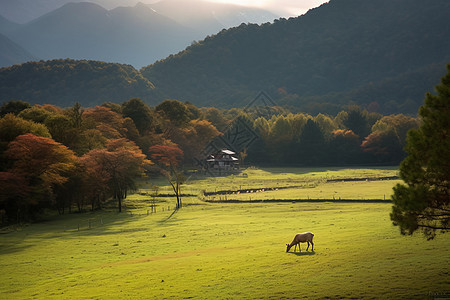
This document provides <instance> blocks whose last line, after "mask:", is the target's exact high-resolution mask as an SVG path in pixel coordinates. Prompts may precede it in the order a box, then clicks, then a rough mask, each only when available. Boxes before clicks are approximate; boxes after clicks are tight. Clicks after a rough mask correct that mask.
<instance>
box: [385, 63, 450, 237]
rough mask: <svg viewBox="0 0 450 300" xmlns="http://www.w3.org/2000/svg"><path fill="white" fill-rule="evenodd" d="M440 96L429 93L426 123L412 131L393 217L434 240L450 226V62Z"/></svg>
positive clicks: (422, 111)
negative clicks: (438, 232)
mask: <svg viewBox="0 0 450 300" xmlns="http://www.w3.org/2000/svg"><path fill="white" fill-rule="evenodd" d="M447 70H448V73H447V75H445V76H444V77H443V78H442V80H441V84H440V85H438V86H436V91H437V95H432V94H431V93H427V95H426V98H425V105H423V106H422V107H421V108H420V109H419V115H420V116H421V118H422V125H421V126H420V127H419V128H418V129H417V130H411V131H410V132H409V133H408V137H407V145H406V148H405V150H406V151H407V153H408V157H406V159H405V160H403V162H402V164H401V166H400V177H401V178H402V179H403V181H404V182H405V183H404V184H398V185H397V186H396V187H394V195H393V196H392V199H393V201H394V206H393V210H392V213H391V219H392V221H393V222H394V225H397V226H399V227H400V230H401V233H402V234H412V233H413V232H415V231H416V230H419V231H423V233H424V234H425V236H426V237H427V238H428V239H433V238H434V237H435V235H436V231H442V232H446V231H448V229H449V228H450V227H449V226H450V225H449V220H450V207H449V202H450V118H449V116H450V65H447Z"/></svg>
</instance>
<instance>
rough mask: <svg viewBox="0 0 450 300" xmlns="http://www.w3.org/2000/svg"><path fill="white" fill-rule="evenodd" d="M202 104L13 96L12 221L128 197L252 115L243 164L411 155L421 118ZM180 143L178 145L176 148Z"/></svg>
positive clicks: (8, 107)
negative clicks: (67, 102)
mask: <svg viewBox="0 0 450 300" xmlns="http://www.w3.org/2000/svg"><path fill="white" fill-rule="evenodd" d="M261 111H262V109H261V108H260V107H257V106H254V107H251V108H249V109H246V110H245V111H244V110H242V109H239V108H233V109H218V108H214V107H209V108H198V107H196V106H194V105H193V104H190V103H188V102H186V103H183V102H180V101H178V100H165V101H163V102H161V103H159V104H158V105H156V106H154V107H150V106H148V105H146V104H145V103H144V102H143V101H142V100H141V99H139V98H132V99H130V100H128V101H126V102H123V103H122V104H114V103H111V102H106V103H104V104H102V105H97V106H94V107H87V108H83V107H82V106H81V105H80V104H78V103H76V104H75V105H73V106H71V107H68V108H61V107H58V106H55V105H50V104H47V105H30V104H29V103H27V102H24V101H9V102H6V103H4V104H3V105H2V106H1V107H0V116H1V118H0V183H1V184H0V211H1V212H2V214H3V222H7V221H8V222H20V221H23V220H27V219H32V218H34V217H36V216H37V215H39V213H40V211H42V210H43V209H46V208H50V209H55V210H57V211H58V212H59V213H61V214H63V213H65V212H70V211H72V210H73V209H76V208H77V210H78V211H83V210H86V209H97V208H100V207H102V205H103V204H104V203H105V201H111V200H115V201H116V203H117V205H118V209H119V211H120V210H121V207H122V201H123V200H124V199H125V198H126V195H127V193H128V192H129V191H131V190H133V189H134V188H135V187H136V185H135V181H136V179H137V178H139V177H142V176H157V175H158V174H161V173H162V174H168V173H167V172H170V169H168V168H167V167H168V166H169V165H170V166H171V167H173V165H176V164H179V167H178V168H179V170H189V169H198V168H199V165H198V161H199V160H205V159H206V157H207V154H210V153H207V150H206V149H207V148H208V145H210V144H211V143H212V142H214V140H215V139H220V138H223V137H225V136H227V135H229V132H230V130H232V129H233V128H234V126H236V124H245V126H246V128H248V130H249V131H251V133H252V134H253V136H254V140H253V142H252V143H249V144H246V145H245V147H244V148H241V149H232V150H235V151H236V152H238V153H237V155H239V158H240V160H241V163H242V164H243V165H249V164H254V165H268V164H272V165H283V164H289V165H298V166H308V165H315V166H317V165H354V164H366V165H373V164H376V165H379V164H398V163H399V162H400V161H401V159H403V158H404V156H405V153H404V152H403V150H402V148H403V146H404V145H405V138H406V133H407V131H408V130H409V129H411V128H415V127H417V126H418V124H419V120H418V119H416V118H413V117H409V116H405V115H402V114H398V115H389V116H383V115H381V114H378V113H373V112H372V113H370V112H368V111H367V110H361V108H360V107H358V106H350V107H348V108H347V109H346V110H344V111H341V112H339V113H338V114H336V115H334V116H332V115H325V114H317V115H314V116H313V115H309V114H305V113H291V112H289V111H286V110H285V109H283V108H280V107H271V108H270V109H267V107H266V110H265V111H271V112H272V113H271V114H265V115H262V114H261V113H260V112H261ZM170 153H176V157H175V155H174V157H173V158H171V157H170Z"/></svg>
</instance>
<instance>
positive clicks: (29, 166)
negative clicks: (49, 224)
mask: <svg viewBox="0 0 450 300" xmlns="http://www.w3.org/2000/svg"><path fill="white" fill-rule="evenodd" d="M5 155H6V157H7V158H8V159H10V160H12V161H13V165H12V167H11V168H10V169H9V170H8V171H7V172H5V173H4V174H3V175H2V178H1V180H2V186H3V188H2V190H6V189H8V194H9V196H8V197H7V199H8V200H7V201H8V203H9V204H8V205H7V207H8V210H11V209H13V210H17V211H16V212H12V211H9V212H8V214H10V215H11V214H12V213H14V214H17V217H18V219H19V217H20V216H23V217H29V216H32V214H33V213H34V212H37V211H38V210H39V209H42V208H45V207H52V206H54V205H55V204H56V203H55V199H56V196H57V195H56V194H55V191H56V188H59V187H61V186H63V185H64V184H65V183H66V182H67V181H68V180H69V178H70V176H72V175H73V172H74V171H75V169H76V164H77V161H78V159H77V157H76V156H75V154H74V153H73V152H72V151H71V150H70V149H69V148H67V147H66V146H64V145H62V144H60V143H58V142H55V141H54V140H52V139H50V138H46V137H39V136H35V135H33V134H31V133H27V134H24V135H20V136H18V137H17V138H16V139H15V140H14V141H12V142H11V143H10V144H9V147H8V150H7V151H6V152H5ZM13 179H15V180H17V181H16V182H13V181H14V180H13ZM14 203H15V204H14ZM33 208H35V209H33Z"/></svg>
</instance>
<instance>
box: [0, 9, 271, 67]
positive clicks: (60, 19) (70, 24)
mask: <svg viewBox="0 0 450 300" xmlns="http://www.w3.org/2000/svg"><path fill="white" fill-rule="evenodd" d="M0 1H2V0H0ZM3 1H4V0H3ZM65 1H66V0H55V1H49V2H48V3H47V2H45V1H44V2H42V1H36V2H33V3H34V4H30V5H31V6H36V5H40V7H41V8H42V7H47V8H48V7H49V6H50V5H57V4H58V3H59V4H61V3H63V2H65ZM66 2H67V1H66ZM97 2H102V1H100V0H98V1H97ZM121 2H126V0H117V1H114V3H116V4H118V3H121ZM8 3H9V5H12V4H11V2H8ZM25 3H27V2H26V0H20V1H18V2H17V5H24V4H25ZM44 4H46V6H45V5H44ZM109 5H112V3H109ZM25 12H26V11H25ZM273 18H275V15H273V14H271V13H269V12H266V11H264V10H259V9H253V8H246V7H242V6H238V5H226V4H214V3H208V2H204V1H200V0H184V1H181V0H163V1H161V2H159V3H156V4H153V5H147V4H142V3H138V4H136V5H135V6H134V7H129V6H123V7H116V8H114V9H111V10H107V9H105V8H103V7H102V6H100V5H98V4H95V3H89V2H79V3H68V4H65V5H63V6H62V7H60V8H58V9H56V10H53V11H51V12H49V13H47V14H45V15H43V16H41V17H39V18H37V19H35V20H33V21H31V22H28V23H26V24H24V25H19V24H16V23H13V22H10V21H8V20H6V19H5V18H3V17H0V25H2V24H3V23H5V26H4V27H3V26H2V31H0V32H1V33H3V34H5V35H7V36H8V37H9V38H10V39H11V40H13V41H14V42H16V43H17V44H18V45H21V46H22V47H23V48H24V49H27V50H28V51H29V52H31V53H33V54H34V55H36V56H38V57H40V58H43V59H54V58H57V59H58V58H72V59H91V60H101V61H109V62H119V63H126V64H132V65H134V66H135V67H142V66H145V65H148V64H151V63H153V62H155V61H156V60H159V59H163V58H165V57H167V56H169V55H170V54H175V53H177V52H179V51H181V50H183V49H184V48H186V47H187V46H188V45H190V44H191V43H192V41H194V40H199V39H203V38H204V37H205V36H206V35H208V34H213V33H216V32H218V31H220V30H222V29H223V28H225V27H229V26H232V25H239V24H241V23H242V22H253V21H255V22H262V21H263V20H273ZM175 20H177V21H175ZM3 29H5V30H3ZM6 29H7V30H6Z"/></svg>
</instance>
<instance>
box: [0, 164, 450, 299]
mask: <svg viewBox="0 0 450 300" xmlns="http://www.w3.org/2000/svg"><path fill="white" fill-rule="evenodd" d="M249 171H252V170H249ZM255 171H257V172H259V171H258V170H255ZM291 174H293V173H291ZM308 174H309V173H308ZM322 175H323V174H322ZM274 176H277V174H274ZM291 176H294V175H291ZM317 176H318V175H317ZM247 178H250V179H251V172H249V174H248V177H247ZM222 179H226V178H222ZM235 179H236V176H235V178H234V179H233V182H234V183H233V184H236V183H238V182H237V181H236V180H235ZM205 180H207V179H205ZM353 183H354V184H355V186H354V189H355V191H356V190H358V186H357V185H358V184H359V183H361V184H368V183H372V181H369V182H366V181H355V182H353ZM373 183H375V181H374V182H373ZM391 185H392V183H391ZM195 187H196V180H192V181H191V182H190V185H187V186H186V187H185V190H186V191H187V190H189V189H190V190H191V191H194V190H195ZM223 187H224V188H227V185H224V186H223ZM218 188H219V187H218ZM220 188H221V189H222V187H220ZM364 189H365V187H364ZM163 191H164V188H161V189H160V191H159V192H160V193H162V192H163ZM140 192H141V193H142V194H143V191H140ZM262 193H264V192H262ZM145 197H146V196H143V195H139V194H136V195H133V196H130V197H129V198H128V199H127V205H128V210H127V212H125V213H121V214H119V213H116V212H112V211H106V210H105V211H100V212H93V213H86V214H73V215H71V216H70V217H69V218H67V216H65V217H64V218H62V217H57V218H53V219H51V220H49V221H46V222H41V223H38V224H32V225H30V226H26V227H22V228H20V229H18V230H17V231H13V232H9V233H6V234H2V236H1V240H0V268H1V270H2V272H1V273H0V294H1V295H2V299H27V298H32V299H33V298H36V299H44V298H45V299H48V298H58V299H114V298H117V299H118V298H121V299H124V298H125V299H126V298H129V299H131V298H155V299H165V298H181V299H182V298H198V299H202V298H218V299H227V298H228V299H230V298H240V299H241V298H244V299H247V298H254V299H260V298H268V299H283V298H286V299H288V298H305V297H306V298H308V299H324V298H331V299H336V298H355V299H373V298H377V299H427V298H429V299H432V298H433V297H437V296H440V295H448V294H449V293H450V279H449V278H450V277H449V270H448V265H449V263H450V249H449V245H450V243H449V237H448V236H445V235H443V236H438V237H437V238H436V239H435V240H432V241H426V240H425V239H424V238H423V237H421V236H401V235H400V234H399V231H398V228H395V227H394V226H392V224H391V221H390V219H389V212H390V209H391V205H390V204H389V203H340V202H325V203H317V202H316V203H314V202H310V203H291V202H284V203H265V202H258V203H205V202H202V201H201V200H200V199H199V198H198V197H197V200H195V197H190V198H186V202H185V203H186V204H188V203H189V204H190V205H187V206H185V207H183V208H182V209H181V210H179V211H177V212H176V213H172V211H170V210H169V211H168V210H167V208H168V207H166V206H169V205H170V204H171V202H163V203H164V204H161V201H169V198H167V199H165V198H159V197H157V199H156V201H157V202H158V204H160V205H159V207H158V212H157V213H153V214H151V213H150V214H148V215H147V213H146V211H147V209H146V207H145V205H144V204H145V202H147V203H149V200H148V198H149V197H147V200H145ZM365 198H369V197H368V196H367V197H365ZM171 201H172V202H174V200H173V199H172V200H171ZM148 205H149V204H148ZM172 206H173V204H172ZM163 208H165V209H164V211H162V209H163ZM303 231H312V232H314V234H315V237H314V243H315V247H314V252H311V251H308V252H306V251H305V250H306V244H302V252H301V253H299V252H297V253H293V252H292V251H293V250H291V252H289V253H286V252H285V251H286V246H285V244H286V243H289V242H290V241H291V240H292V238H293V237H294V235H295V233H297V232H303ZM310 250H311V249H310Z"/></svg>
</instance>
